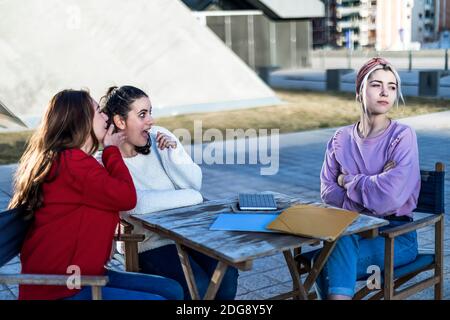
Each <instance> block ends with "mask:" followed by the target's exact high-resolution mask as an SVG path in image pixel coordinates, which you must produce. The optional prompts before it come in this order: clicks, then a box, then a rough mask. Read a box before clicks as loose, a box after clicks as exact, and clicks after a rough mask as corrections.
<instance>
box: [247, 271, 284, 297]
mask: <svg viewBox="0 0 450 320" xmlns="http://www.w3.org/2000/svg"><path fill="white" fill-rule="evenodd" d="M279 283H280V281H277V280H274V279H272V278H270V277H268V276H267V275H265V274H263V273H255V274H252V275H250V276H248V277H242V278H241V279H239V285H242V286H244V287H245V288H247V289H248V291H256V290H260V289H263V288H266V287H269V286H271V285H274V284H279ZM260 294H261V293H260Z"/></svg>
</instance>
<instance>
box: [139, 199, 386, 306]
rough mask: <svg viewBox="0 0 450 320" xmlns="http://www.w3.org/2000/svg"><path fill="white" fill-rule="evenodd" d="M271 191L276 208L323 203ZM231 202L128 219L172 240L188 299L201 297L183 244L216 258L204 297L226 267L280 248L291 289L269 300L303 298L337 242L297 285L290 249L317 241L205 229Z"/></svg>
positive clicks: (372, 229) (360, 223) (373, 228)
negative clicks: (289, 278)
mask: <svg viewBox="0 0 450 320" xmlns="http://www.w3.org/2000/svg"><path fill="white" fill-rule="evenodd" d="M271 193H273V194H274V196H275V199H276V200H277V204H278V205H279V206H281V207H287V206H292V205H295V204H305V203H306V204H313V205H317V206H325V205H323V204H321V203H312V202H311V201H306V200H304V199H302V198H301V197H296V198H294V197H290V196H287V195H284V194H280V193H275V192H271ZM236 202H237V196H236V197H234V198H228V199H221V200H211V201H207V202H203V203H202V204H199V205H195V206H189V207H183V208H177V209H171V210H165V211H161V212H157V213H149V214H144V215H133V216H132V218H133V219H135V220H137V221H139V222H141V223H142V225H143V227H144V228H146V229H148V230H150V231H153V232H156V233H158V234H160V235H161V236H164V237H167V238H169V239H172V240H173V241H174V242H175V244H176V247H177V250H178V254H179V257H180V260H181V265H182V267H183V272H184V275H185V276H186V281H187V284H188V287H189V292H190V294H191V297H192V299H193V300H198V299H200V298H201V297H200V296H199V293H198V290H197V286H196V284H195V281H194V275H193V272H192V269H191V266H190V263H189V259H188V254H187V253H186V250H185V248H186V247H187V248H191V249H194V250H197V251H199V252H201V253H203V254H205V255H207V256H210V257H212V258H214V259H217V260H218V261H219V262H218V264H217V267H216V269H215V271H214V273H213V275H212V277H211V281H210V284H209V287H208V290H207V292H206V294H205V296H204V297H203V299H206V300H209V299H214V297H215V295H216V293H217V290H218V288H219V286H220V283H221V281H222V278H223V276H224V274H225V271H226V269H227V268H228V266H234V267H236V268H238V269H240V270H243V271H246V270H250V269H251V268H252V262H253V260H255V259H258V258H262V257H265V256H270V255H273V254H275V253H279V252H282V253H283V255H284V257H285V260H286V263H287V266H288V268H289V271H290V274H291V277H292V281H293V290H292V291H290V292H288V293H286V294H282V295H279V296H276V297H273V298H275V299H286V298H290V297H293V298H298V299H307V298H308V292H309V291H310V289H311V287H312V285H313V284H314V282H315V280H316V278H317V276H318V275H319V273H320V271H321V270H322V268H323V266H324V264H325V262H326V260H327V259H328V257H329V255H330V253H331V251H332V250H333V248H334V246H335V244H336V242H335V241H334V242H327V241H324V244H323V249H322V250H321V253H320V254H319V256H318V258H317V259H316V261H315V263H314V266H313V268H312V269H311V270H310V272H309V273H308V275H307V277H306V280H305V281H304V282H303V283H302V281H301V279H300V275H299V272H298V269H297V266H296V263H295V260H294V256H293V254H292V250H293V249H298V248H301V247H303V246H306V245H312V244H316V243H317V242H318V240H317V239H312V238H303V237H298V236H293V235H288V234H281V233H262V232H240V231H212V230H209V227H210V226H211V224H212V223H213V222H214V220H215V219H216V217H217V215H218V214H219V213H224V212H230V211H231V206H232V205H233V204H236ZM387 224H388V222H387V221H386V220H383V219H379V218H375V217H370V216H367V215H359V217H358V219H357V220H355V221H354V222H353V223H352V224H351V225H350V226H349V227H348V228H347V229H346V231H345V232H344V234H345V235H349V234H356V233H357V234H363V235H364V236H367V237H374V236H376V235H377V234H378V228H379V227H381V226H384V225H387Z"/></svg>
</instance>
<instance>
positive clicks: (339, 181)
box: [337, 173, 345, 188]
mask: <svg viewBox="0 0 450 320" xmlns="http://www.w3.org/2000/svg"><path fill="white" fill-rule="evenodd" d="M344 178H345V174H343V173H341V174H339V175H338V178H337V184H338V185H339V186H340V187H342V188H345V186H344V185H345V183H344Z"/></svg>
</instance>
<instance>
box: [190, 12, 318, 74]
mask: <svg viewBox="0 0 450 320" xmlns="http://www.w3.org/2000/svg"><path fill="white" fill-rule="evenodd" d="M194 16H195V17H197V19H198V20H199V21H200V23H201V24H202V25H204V26H208V27H209V28H210V29H211V30H212V31H214V33H215V34H216V35H217V36H218V37H219V38H220V39H221V40H222V41H223V42H224V43H225V44H226V45H227V46H228V47H229V48H230V49H231V50H233V52H234V53H236V54H237V55H238V56H239V57H240V58H241V59H242V60H243V61H244V62H245V63H247V65H248V66H249V67H250V68H252V69H253V70H256V71H258V70H259V68H260V67H266V66H277V67H281V68H301V67H308V66H310V64H311V49H312V43H311V42H312V34H311V23H310V21H309V20H295V21H277V22H275V21H272V20H270V19H269V18H267V17H266V16H265V15H264V13H263V12H262V11H259V10H228V11H200V12H194Z"/></svg>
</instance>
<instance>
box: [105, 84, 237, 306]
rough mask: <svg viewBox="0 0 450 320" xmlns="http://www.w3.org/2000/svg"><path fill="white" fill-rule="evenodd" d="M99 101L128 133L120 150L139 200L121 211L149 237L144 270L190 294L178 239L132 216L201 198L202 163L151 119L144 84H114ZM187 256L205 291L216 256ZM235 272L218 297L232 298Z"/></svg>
mask: <svg viewBox="0 0 450 320" xmlns="http://www.w3.org/2000/svg"><path fill="white" fill-rule="evenodd" d="M100 103H101V104H102V107H103V112H105V113H106V114H107V115H108V117H109V119H110V121H111V122H112V123H113V124H114V126H115V130H116V131H122V132H124V133H125V135H126V141H125V143H123V144H122V145H121V146H120V152H121V154H122V157H123V159H124V161H125V164H126V165H127V167H128V169H129V171H130V173H131V176H132V178H133V182H134V185H135V187H136V191H137V205H136V207H135V208H134V209H133V210H130V211H126V212H122V213H121V216H122V218H123V219H125V220H127V221H128V222H130V223H132V224H133V225H134V228H135V232H136V233H142V234H145V240H144V241H143V242H142V243H140V244H139V265H140V268H141V271H142V272H144V273H150V274H157V275H161V276H165V277H168V278H172V279H175V280H177V281H178V282H179V283H180V284H181V285H182V286H183V289H184V292H185V297H186V298H189V297H190V295H189V290H188V286H187V283H186V280H185V277H184V274H183V271H182V267H181V263H180V260H179V257H178V253H177V249H176V246H175V244H174V242H173V241H171V240H170V239H167V238H163V237H161V236H159V235H157V234H156V233H153V232H151V231H148V230H145V229H143V228H142V227H141V226H140V225H138V224H135V223H134V222H133V220H131V219H128V216H129V215H130V214H144V213H150V212H158V211H162V210H166V209H171V208H177V207H184V206H189V205H194V204H197V203H201V202H202V201H203V198H202V195H201V194H200V192H199V191H200V188H201V184H202V172H201V169H200V167H199V166H198V165H197V164H195V163H194V162H193V161H192V159H191V157H190V156H189V155H188V154H187V153H186V151H185V150H184V148H183V146H182V145H181V143H180V142H179V141H178V139H177V138H176V137H175V136H174V135H173V134H172V133H171V132H170V131H168V130H167V129H165V128H163V127H157V126H154V125H153V124H154V120H153V118H152V115H151V114H152V106H151V103H150V99H149V98H148V96H147V94H145V92H143V91H142V90H140V89H138V88H135V87H132V86H122V87H120V88H118V87H111V88H109V89H108V91H107V93H106V95H105V96H104V97H103V98H102V99H101V102H100ZM189 258H190V262H191V267H192V270H193V272H194V276H195V280H196V284H197V287H198V290H199V293H200V294H201V295H204V294H205V293H206V290H207V289H208V285H209V280H210V278H211V276H212V274H213V272H214V269H215V267H216V265H217V260H215V259H212V258H210V257H208V256H205V255H203V254H201V253H199V252H197V251H194V250H190V251H189ZM237 278H238V272H237V270H236V269H235V268H231V267H230V268H228V271H227V272H226V274H225V276H224V278H223V281H222V284H221V286H220V288H219V290H218V292H217V296H216V298H217V299H220V300H232V299H234V297H235V295H236V290H237Z"/></svg>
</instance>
